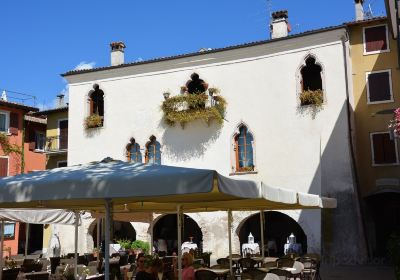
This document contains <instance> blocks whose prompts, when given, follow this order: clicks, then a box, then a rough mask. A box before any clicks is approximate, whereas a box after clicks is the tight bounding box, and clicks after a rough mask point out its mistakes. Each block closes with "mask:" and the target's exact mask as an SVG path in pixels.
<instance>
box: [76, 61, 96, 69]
mask: <svg viewBox="0 0 400 280" xmlns="http://www.w3.org/2000/svg"><path fill="white" fill-rule="evenodd" d="M95 65H96V62H94V61H92V62H86V61H81V62H80V63H79V64H78V65H77V66H76V67H75V68H74V70H88V69H93V68H94V66H95Z"/></svg>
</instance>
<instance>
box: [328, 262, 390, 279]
mask: <svg viewBox="0 0 400 280" xmlns="http://www.w3.org/2000/svg"><path fill="white" fill-rule="evenodd" d="M321 278H322V280H337V279H344V280H376V279H377V280H396V278H395V276H394V270H393V267H390V266H362V265H358V266H328V265H324V266H322V267H321Z"/></svg>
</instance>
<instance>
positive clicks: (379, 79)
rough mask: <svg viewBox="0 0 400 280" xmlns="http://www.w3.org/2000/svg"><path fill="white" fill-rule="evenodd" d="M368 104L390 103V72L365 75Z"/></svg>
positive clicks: (391, 98)
mask: <svg viewBox="0 0 400 280" xmlns="http://www.w3.org/2000/svg"><path fill="white" fill-rule="evenodd" d="M367 94H368V103H381V102H392V101H393V94H392V81H391V71H390V70H385V71H377V72H371V73H367Z"/></svg>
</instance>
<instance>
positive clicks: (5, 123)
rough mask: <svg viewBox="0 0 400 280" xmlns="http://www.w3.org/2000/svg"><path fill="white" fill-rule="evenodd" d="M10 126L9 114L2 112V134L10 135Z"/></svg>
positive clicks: (0, 120) (0, 114)
mask: <svg viewBox="0 0 400 280" xmlns="http://www.w3.org/2000/svg"><path fill="white" fill-rule="evenodd" d="M8 126H9V113H8V112H5V111H1V112H0V132H5V133H8Z"/></svg>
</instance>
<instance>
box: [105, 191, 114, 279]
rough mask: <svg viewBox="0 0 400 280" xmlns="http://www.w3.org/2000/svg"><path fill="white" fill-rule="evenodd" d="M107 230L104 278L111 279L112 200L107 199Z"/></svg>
mask: <svg viewBox="0 0 400 280" xmlns="http://www.w3.org/2000/svg"><path fill="white" fill-rule="evenodd" d="M105 204H106V215H105V231H104V234H105V236H104V247H105V248H104V280H110V217H111V208H112V204H111V200H110V199H106V203H105Z"/></svg>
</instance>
